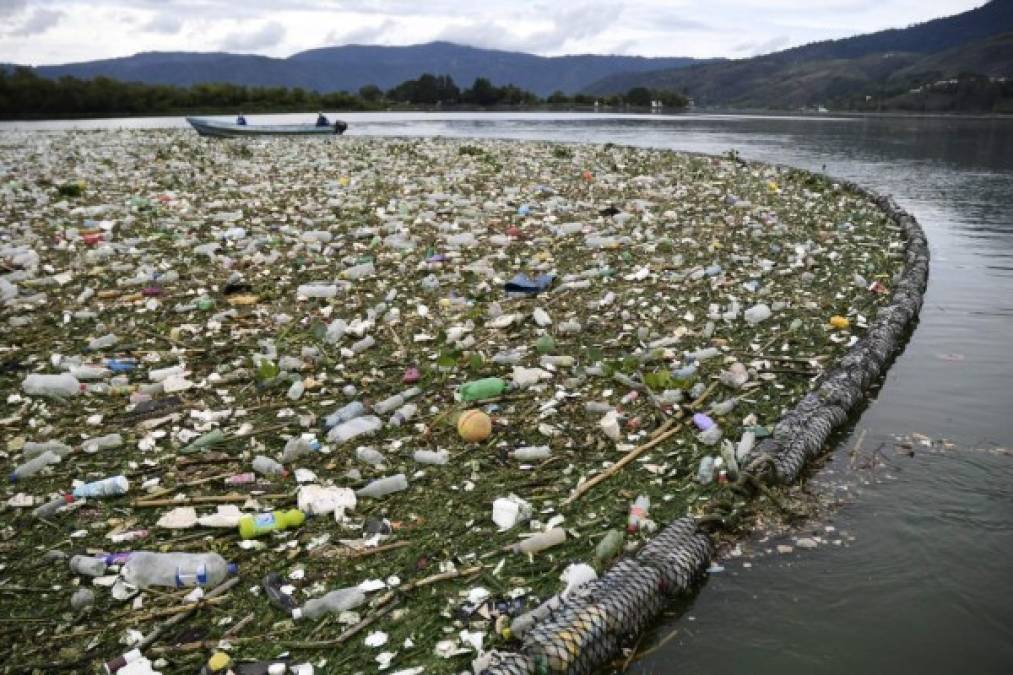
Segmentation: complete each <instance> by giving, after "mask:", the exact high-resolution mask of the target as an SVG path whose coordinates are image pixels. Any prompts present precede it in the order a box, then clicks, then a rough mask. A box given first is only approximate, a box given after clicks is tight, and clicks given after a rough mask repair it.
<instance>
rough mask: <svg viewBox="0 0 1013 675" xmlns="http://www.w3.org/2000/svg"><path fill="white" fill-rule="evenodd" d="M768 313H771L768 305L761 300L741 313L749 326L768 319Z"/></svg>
mask: <svg viewBox="0 0 1013 675" xmlns="http://www.w3.org/2000/svg"><path fill="white" fill-rule="evenodd" d="M770 314H771V312H770V307H768V306H767V305H765V304H763V303H762V302H761V303H760V304H758V305H753V306H752V307H750V308H749V309H747V310H746V311H745V312H744V313H743V315H742V318H744V319H745V320H746V323H748V324H749V325H750V326H755V325H756V324H758V323H760V322H762V321H766V320H767V319H769V318H770Z"/></svg>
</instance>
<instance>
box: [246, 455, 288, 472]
mask: <svg viewBox="0 0 1013 675" xmlns="http://www.w3.org/2000/svg"><path fill="white" fill-rule="evenodd" d="M253 470H254V471H256V472H257V473H259V474H260V475H262V476H287V475H288V471H287V470H286V469H285V467H283V466H282V465H281V464H279V463H278V462H276V461H274V460H273V459H271V458H270V457H267V456H265V455H257V456H256V457H254V458H253Z"/></svg>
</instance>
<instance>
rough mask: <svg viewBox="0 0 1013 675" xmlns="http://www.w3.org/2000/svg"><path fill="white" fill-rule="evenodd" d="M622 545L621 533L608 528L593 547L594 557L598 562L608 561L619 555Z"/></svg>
mask: <svg viewBox="0 0 1013 675" xmlns="http://www.w3.org/2000/svg"><path fill="white" fill-rule="evenodd" d="M622 547H623V533H622V532H620V531H619V530H609V531H608V532H606V533H605V536H604V537H602V540H601V541H599V542H598V545H597V546H595V548H594V557H595V558H596V559H597V560H599V561H600V562H608V561H609V560H612V558H615V557H616V556H617V555H619V551H621V550H622Z"/></svg>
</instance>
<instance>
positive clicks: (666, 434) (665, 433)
mask: <svg viewBox="0 0 1013 675" xmlns="http://www.w3.org/2000/svg"><path fill="white" fill-rule="evenodd" d="M701 398H702V397H701ZM697 400H699V399H697ZM673 425H674V426H673ZM680 429H682V424H681V423H680V424H676V423H675V420H674V419H670V420H668V421H667V422H665V423H664V424H663V425H661V427H659V429H658V431H657V432H656V434H657V435H656V436H655V437H654V438H653V439H651V440H649V441H648V442H646V443H644V444H643V445H639V446H637V447H635V448H633V449H632V450H630V451H629V452H628V453H626V454H625V455H624V456H623V458H622V459H620V460H619V461H618V462H616V463H615V464H613V465H612V466H610V467H609V468H608V469H606V470H605V471H602V472H601V473H600V474H598V475H597V476H595V477H594V478H592V479H590V480H588V481H585V482H584V483H582V484H580V485H578V486H577V487H576V488H575V489H574V491H573V493H572V494H571V495H570V496H569V497H567V498H566V499H564V500H563V503H562V506H567V505H568V504H572V503H573V502H575V501H576V500H578V499H580V497H581V496H582V495H583V494H584V493H586V492H587V491H588V490H590V489H591V488H593V487H594V486H595V485H597V484H598V483H601V482H603V481H606V480H608V479H609V478H611V477H612V476H614V475H616V474H617V473H619V472H620V471H622V469H623V467H624V466H626V465H627V464H629V463H630V462H632V461H633V460H635V459H636V458H637V457H639V456H640V455H642V454H644V453H645V452H647V451H648V450H650V449H651V448H653V447H654V446H656V445H658V444H659V443H661V442H662V441H664V440H666V439H667V438H670V437H671V436H674V435H675V434H676V433H677V432H678V431H679V430H680Z"/></svg>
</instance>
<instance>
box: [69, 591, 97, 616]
mask: <svg viewBox="0 0 1013 675" xmlns="http://www.w3.org/2000/svg"><path fill="white" fill-rule="evenodd" d="M94 604H95V592H94V591H93V590H91V589H90V588H79V589H77V590H76V591H74V595H72V596H70V608H71V609H73V610H74V611H75V612H79V611H81V610H82V609H86V608H88V607H91V606H92V605H94Z"/></svg>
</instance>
